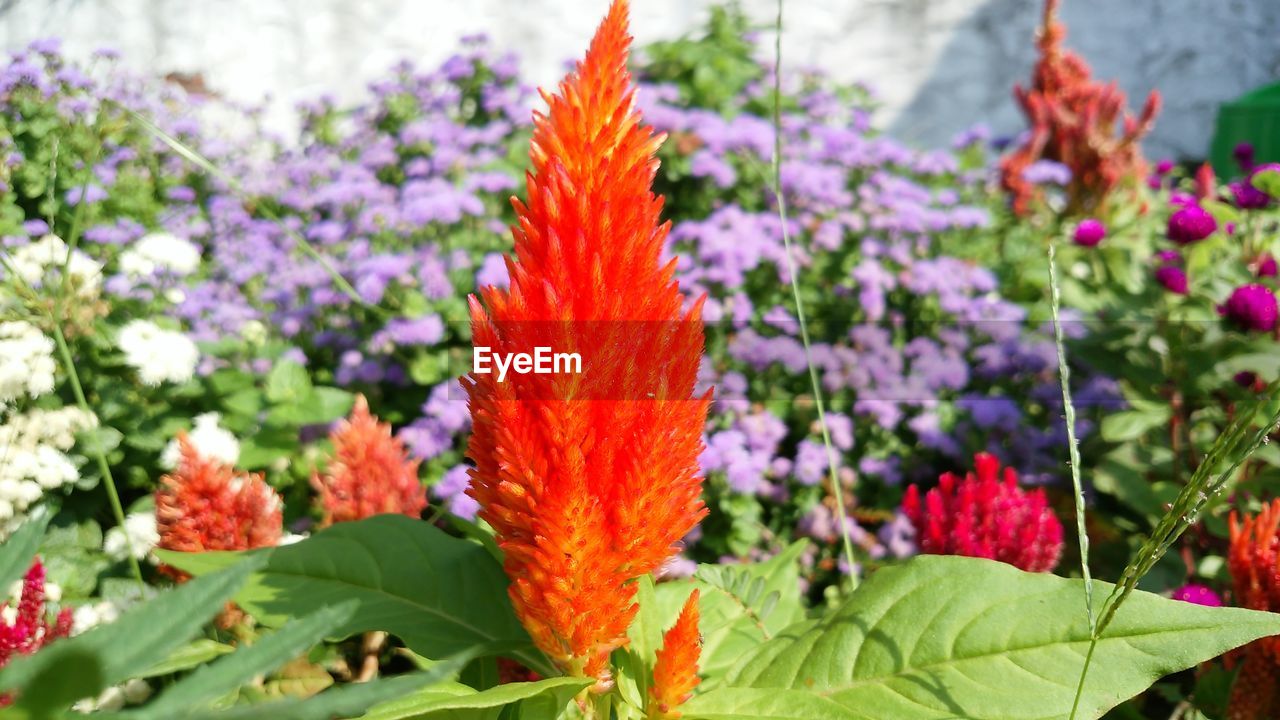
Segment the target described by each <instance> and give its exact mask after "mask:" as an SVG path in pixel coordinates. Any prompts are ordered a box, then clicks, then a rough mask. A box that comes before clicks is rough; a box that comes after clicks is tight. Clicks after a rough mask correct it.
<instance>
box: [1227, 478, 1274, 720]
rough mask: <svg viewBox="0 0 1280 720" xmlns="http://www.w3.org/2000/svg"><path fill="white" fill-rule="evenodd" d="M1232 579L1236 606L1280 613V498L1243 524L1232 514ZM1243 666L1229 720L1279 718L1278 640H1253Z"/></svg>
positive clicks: (1232, 691)
mask: <svg viewBox="0 0 1280 720" xmlns="http://www.w3.org/2000/svg"><path fill="white" fill-rule="evenodd" d="M1227 564H1228V567H1229V568H1230V569H1231V578H1232V579H1233V580H1234V581H1235V598H1236V604H1237V605H1239V606H1241V607H1246V608H1250V609H1252V610H1264V611H1267V612H1280V499H1276V500H1273V501H1271V503H1270V504H1268V505H1266V506H1265V507H1263V508H1262V511H1261V512H1259V513H1258V515H1257V517H1248V516H1245V518H1244V520H1243V521H1241V520H1240V519H1239V517H1237V515H1236V513H1234V512H1232V513H1231V551H1230V554H1229V557H1228V559H1227ZM1243 655H1244V666H1243V667H1242V668H1240V674H1239V675H1237V676H1236V681H1235V685H1233V686H1232V689H1231V699H1230V702H1229V703H1228V705H1227V708H1228V709H1227V715H1226V717H1227V720H1264V719H1266V720H1271V719H1273V718H1276V717H1280V682H1277V678H1280V636H1277V637H1270V638H1263V639H1262V640H1255V641H1254V642H1252V643H1250V644H1249V645H1247V646H1246V647H1245V648H1244V650H1243Z"/></svg>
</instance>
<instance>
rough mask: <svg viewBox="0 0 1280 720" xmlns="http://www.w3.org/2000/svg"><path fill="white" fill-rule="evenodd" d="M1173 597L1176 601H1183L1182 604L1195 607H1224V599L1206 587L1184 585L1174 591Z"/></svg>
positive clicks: (1193, 584) (1192, 584)
mask: <svg viewBox="0 0 1280 720" xmlns="http://www.w3.org/2000/svg"><path fill="white" fill-rule="evenodd" d="M1171 597H1172V598H1173V599H1174V600H1181V601H1182V602H1189V603H1193V604H1195V605H1204V606H1206V607H1222V598H1221V597H1219V596H1218V593H1216V592H1214V591H1213V589H1212V588H1209V587H1205V586H1204V585H1197V584H1195V583H1191V584H1189V585H1183V586H1182V587H1180V588H1178V589H1177V590H1174V591H1173V595H1172V596H1171Z"/></svg>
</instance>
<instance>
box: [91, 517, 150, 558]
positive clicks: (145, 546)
mask: <svg viewBox="0 0 1280 720" xmlns="http://www.w3.org/2000/svg"><path fill="white" fill-rule="evenodd" d="M158 542H160V533H159V532H157V531H156V514H155V513H153V512H139V513H130V514H129V516H128V517H126V518H125V519H124V527H113V528H111V529H110V530H108V531H107V535H106V537H105V538H104V539H103V542H102V551H103V552H105V553H106V554H107V557H110V558H111V559H113V560H123V559H125V558H126V557H127V556H128V554H129V549H130V548H133V557H134V559H136V560H143V559H145V558H146V557H147V556H148V555H150V554H151V551H152V549H154V548H155V546H156V543H158Z"/></svg>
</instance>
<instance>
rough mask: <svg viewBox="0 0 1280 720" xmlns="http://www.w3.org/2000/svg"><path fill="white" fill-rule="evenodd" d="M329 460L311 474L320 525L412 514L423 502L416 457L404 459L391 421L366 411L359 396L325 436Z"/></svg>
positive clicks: (406, 454)
mask: <svg viewBox="0 0 1280 720" xmlns="http://www.w3.org/2000/svg"><path fill="white" fill-rule="evenodd" d="M329 437H330V439H331V440H333V454H334V459H333V462H332V463H330V465H329V468H328V471H327V472H326V473H325V474H324V476H323V477H322V476H321V475H319V474H318V473H317V474H316V475H314V476H312V478H311V485H312V487H314V488H315V489H316V492H318V493H320V505H321V509H322V511H323V513H324V520H323V524H324V525H331V524H333V523H336V522H350V521H352V520H363V519H364V518H367V517H371V516H373V515H378V514H382V513H396V514H400V515H408V516H409V517H412V518H416V517H418V516H420V515H421V514H422V510H423V508H425V507H426V506H427V493H426V491H425V490H424V489H423V487H422V483H421V482H420V481H419V480H418V461H417V460H410V459H409V451H408V450H407V449H406V448H405V446H404V443H403V442H402V441H400V440H399V439H397V438H395V437H393V436H392V434H391V426H390V425H388V424H386V423H380V422H378V419H377V418H376V417H374V416H373V415H372V414H370V413H369V403H368V402H367V401H366V400H365V399H364V396H363V395H361V396H358V397H357V398H356V404H355V407H354V408H353V409H352V411H351V417H350V418H349V419H347V420H344V421H342V423H341V424H339V426H338V428H337V429H336V430H334V432H333V433H332V434H331V435H330V436H329Z"/></svg>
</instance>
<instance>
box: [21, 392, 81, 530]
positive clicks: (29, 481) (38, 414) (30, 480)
mask: <svg viewBox="0 0 1280 720" xmlns="http://www.w3.org/2000/svg"><path fill="white" fill-rule="evenodd" d="M97 423H98V419H97V417H95V416H94V415H93V414H91V413H85V412H82V411H81V410H80V409H79V408H76V407H64V408H61V409H58V410H32V411H30V412H27V413H24V414H21V415H13V416H11V417H9V418H8V419H7V420H6V421H5V422H4V424H0V538H3V537H7V536H8V535H9V533H11V532H12V531H13V530H14V529H16V528H17V526H18V525H20V524H22V522H23V521H24V520H25V519H26V512H27V510H28V508H30V507H31V506H32V505H34V504H35V503H36V502H37V501H39V500H40V498H41V497H42V496H43V495H44V494H45V493H46V492H48V491H50V490H54V489H57V488H60V487H62V486H64V485H69V484H71V483H74V482H75V481H77V480H79V479H80V472H79V471H78V470H77V469H76V466H75V464H74V463H72V462H71V460H70V459H69V458H68V457H67V456H66V454H65V453H66V451H67V450H70V449H71V447H72V446H73V445H75V442H76V433H79V432H81V431H83V430H88V429H89V428H92V427H94V426H96V425H97Z"/></svg>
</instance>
